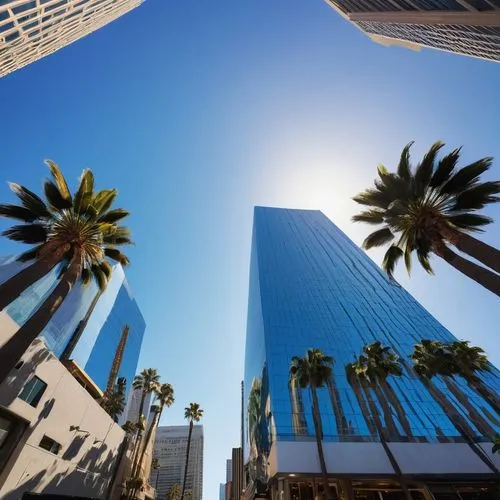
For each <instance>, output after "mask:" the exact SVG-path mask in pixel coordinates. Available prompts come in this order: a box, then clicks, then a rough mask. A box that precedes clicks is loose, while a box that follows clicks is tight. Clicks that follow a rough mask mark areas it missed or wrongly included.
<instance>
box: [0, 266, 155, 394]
mask: <svg viewBox="0 0 500 500" xmlns="http://www.w3.org/2000/svg"><path fill="white" fill-rule="evenodd" d="M21 267H22V264H19V263H18V262H16V261H15V259H12V258H11V259H6V258H4V259H3V262H0V282H3V281H5V280H6V279H7V278H9V277H10V276H12V275H13V274H14V273H16V272H18V271H19V270H20V269H21ZM57 274H58V269H57V268H56V269H54V270H53V271H52V272H50V273H49V274H47V275H46V276H44V277H43V278H42V279H40V280H39V281H37V282H36V283H35V284H34V285H32V286H31V287H29V288H28V289H27V290H26V291H25V292H24V293H23V294H22V295H21V296H20V297H18V298H17V299H16V300H15V301H14V302H12V303H11V304H10V305H9V306H8V307H7V308H6V312H7V314H8V315H9V316H10V317H11V318H12V319H13V320H14V321H15V322H16V323H17V324H18V325H22V324H24V322H25V321H26V320H27V319H28V318H29V317H30V315H31V314H32V313H33V312H34V311H36V309H37V308H38V307H39V305H40V304H41V302H42V301H43V300H44V299H45V298H46V297H47V296H48V294H49V293H50V292H51V290H52V289H53V288H54V286H55V285H56V282H57ZM96 294H97V287H96V285H95V284H93V283H92V284H90V285H88V286H83V285H81V284H78V285H77V286H75V287H74V288H73V289H72V290H71V292H70V293H69V294H68V296H67V298H66V300H65V301H64V303H63V305H62V306H61V307H60V308H59V309H58V310H57V312H56V313H55V314H54V316H53V317H52V319H51V321H50V322H49V324H48V325H47V326H46V327H45V329H44V330H43V331H42V333H41V336H42V337H43V338H44V340H45V343H46V345H47V348H48V349H49V350H50V351H51V352H52V353H53V354H55V355H56V356H58V357H60V356H61V355H62V354H63V352H64V351H65V349H66V347H67V346H68V343H69V342H70V340H71V338H72V336H73V334H74V332H75V330H76V329H77V328H78V327H79V324H80V322H81V321H82V319H83V318H84V317H85V316H86V314H87V311H89V308H91V306H92V303H93V302H94V298H95V297H96ZM126 325H128V326H129V328H130V329H129V334H128V338H127V342H126V344H125V350H124V353H123V357H122V361H121V364H120V369H119V372H118V376H117V377H118V378H120V377H125V378H126V380H127V392H128V390H129V389H130V387H131V384H132V381H133V378H134V375H135V373H136V370H137V363H138V360H139V354H140V351H141V345H142V340H143V337H144V331H145V329H146V324H145V321H144V318H143V316H142V314H141V311H140V309H139V307H138V305H137V303H136V301H135V299H134V298H133V296H132V293H131V290H130V287H129V285H128V282H127V279H126V277H125V273H124V271H123V269H122V267H121V266H120V265H119V264H117V265H115V266H113V273H112V277H111V280H110V282H109V283H108V286H107V287H106V290H105V291H104V293H103V294H102V295H101V296H100V297H99V299H98V300H97V302H96V304H95V307H94V308H93V309H92V310H91V314H90V317H89V318H88V322H87V323H86V325H85V327H84V329H83V332H82V334H81V337H80V338H79V340H78V342H77V343H76V345H75V348H74V349H73V351H72V353H71V356H70V358H71V359H72V360H74V361H75V362H76V363H77V364H78V366H79V367H81V368H82V369H83V370H84V371H85V373H86V374H87V375H88V376H89V377H90V378H91V379H92V381H93V382H94V383H95V384H96V385H97V386H98V387H99V389H101V390H102V391H104V390H105V389H106V383H107V380H108V376H109V372H110V368H111V364H112V362H113V359H114V356H115V353H116V349H117V347H118V344H119V342H120V338H121V335H122V332H123V329H124V327H125V326H126Z"/></svg>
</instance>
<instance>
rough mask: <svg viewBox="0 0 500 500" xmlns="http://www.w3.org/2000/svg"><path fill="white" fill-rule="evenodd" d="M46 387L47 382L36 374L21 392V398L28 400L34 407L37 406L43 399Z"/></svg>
mask: <svg viewBox="0 0 500 500" xmlns="http://www.w3.org/2000/svg"><path fill="white" fill-rule="evenodd" d="M45 389H47V384H46V383H45V382H44V381H43V380H42V379H40V378H38V377H36V376H35V377H33V378H32V379H31V380H30V381H29V382H28V383H27V384H26V385H25V386H24V388H23V390H22V391H21V394H19V399H22V400H23V401H26V403H28V404H29V405H31V406H33V408H36V407H37V405H38V403H39V402H40V399H42V396H43V393H44V392H45Z"/></svg>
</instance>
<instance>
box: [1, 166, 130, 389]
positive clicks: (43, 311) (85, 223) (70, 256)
mask: <svg viewBox="0 0 500 500" xmlns="http://www.w3.org/2000/svg"><path fill="white" fill-rule="evenodd" d="M47 163H48V165H49V168H50V171H51V174H52V178H53V180H47V181H45V186H44V190H45V197H46V200H47V201H46V202H44V201H43V200H42V199H41V198H40V197H38V196H37V195H36V194H35V193H33V192H32V191H30V190H28V189H27V188H25V187H23V186H19V185H18V184H11V188H12V189H13V191H14V193H15V194H16V195H17V196H18V198H19V199H20V201H21V206H17V205H0V215H1V216H4V217H9V218H13V219H17V220H20V221H21V222H22V224H20V225H15V226H13V227H11V228H10V229H7V230H6V231H4V232H3V233H2V234H3V235H4V236H7V237H8V238H10V239H12V240H15V241H20V242H23V243H27V244H30V245H33V247H32V248H31V249H30V250H28V251H27V252H25V253H24V254H22V255H21V256H20V259H21V260H23V261H31V262H32V263H31V264H30V265H28V266H27V267H26V268H25V269H23V270H22V271H21V272H20V273H18V274H16V275H14V276H13V277H11V278H10V279H8V280H7V281H6V282H5V283H3V284H2V285H0V309H3V308H5V306H7V305H8V304H9V303H10V302H12V300H14V299H16V298H17V297H18V296H19V295H20V294H21V293H22V292H23V291H24V290H25V289H26V288H27V287H28V286H30V285H31V284H33V283H35V282H36V281H37V280H38V279H40V278H41V277H42V276H44V275H45V274H47V272H49V271H50V270H51V269H53V268H54V267H55V266H56V265H58V264H62V268H61V271H60V274H59V279H58V282H57V284H56V286H55V287H54V289H53V290H52V291H51V293H50V294H49V295H48V297H47V298H46V299H45V300H44V301H43V303H42V304H41V305H40V307H39V308H38V309H37V310H36V311H35V312H34V313H33V314H32V315H31V316H30V318H29V319H28V320H27V321H26V322H25V323H24V325H22V326H21V328H19V330H18V331H17V332H16V333H15V334H14V335H13V336H12V337H11V338H10V339H9V340H8V341H7V343H6V344H4V345H3V346H2V348H1V349H0V381H3V380H5V378H6V377H7V375H8V374H9V372H10V371H11V369H12V368H14V366H15V365H16V363H17V362H18V361H19V359H20V358H21V356H22V355H23V354H24V352H25V351H26V349H27V348H28V346H29V345H30V344H31V342H32V341H33V340H34V339H35V338H36V337H37V336H38V335H39V333H40V332H41V331H42V330H43V329H44V328H45V326H46V325H47V323H48V322H49V321H50V319H51V318H52V316H53V315H54V313H55V312H56V311H57V310H58V308H59V307H60V306H61V305H62V303H63V301H64V299H65V298H66V296H67V295H68V293H69V292H70V290H71V288H72V287H73V286H74V285H75V284H76V283H77V281H78V280H80V279H81V280H82V281H83V283H85V284H86V283H89V282H90V280H91V279H92V278H93V279H95V280H96V281H97V284H98V286H99V288H100V289H101V290H103V289H104V288H105V287H106V284H107V282H108V280H109V278H110V276H111V272H112V267H111V265H110V263H109V262H108V260H109V259H112V260H114V261H117V262H120V263H121V264H123V265H126V264H128V259H127V257H126V256H125V255H124V254H123V253H121V252H120V250H119V249H118V246H120V245H124V244H128V243H130V233H129V231H128V229H127V228H125V227H123V226H120V225H118V224H117V222H119V221H120V220H122V219H123V218H125V217H127V216H128V214H129V213H128V212H127V211H126V210H123V209H121V208H117V209H111V205H112V204H113V201H114V199H115V198H116V195H117V191H116V190H114V189H111V190H110V189H108V190H103V191H98V192H95V191H94V176H93V174H92V172H91V171H90V170H84V172H83V174H82V176H81V178H80V184H79V186H78V188H77V190H76V192H75V194H74V195H72V194H71V192H70V190H69V188H68V185H67V183H66V180H65V178H64V176H63V175H62V173H61V171H60V170H59V167H57V165H56V164H55V163H53V162H50V161H49V162H47Z"/></svg>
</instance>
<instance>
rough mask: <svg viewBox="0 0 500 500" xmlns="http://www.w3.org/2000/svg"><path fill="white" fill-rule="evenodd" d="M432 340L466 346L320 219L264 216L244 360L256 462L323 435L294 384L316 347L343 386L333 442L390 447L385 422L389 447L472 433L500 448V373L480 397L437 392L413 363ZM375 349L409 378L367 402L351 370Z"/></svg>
mask: <svg viewBox="0 0 500 500" xmlns="http://www.w3.org/2000/svg"><path fill="white" fill-rule="evenodd" d="M423 338H425V339H432V340H439V341H441V342H453V341H455V340H456V338H455V337H454V336H453V335H452V334H451V333H450V332H449V331H448V330H447V329H446V328H444V327H443V326H442V325H441V324H440V323H439V322H438V321H437V320H436V319H435V318H433V317H432V316H431V315H430V314H429V313H428V312H427V311H426V310H425V309H424V308H423V307H422V306H421V305H420V304H419V303H418V302H417V301H416V300H415V299H414V298H413V297H412V296H411V295H410V294H409V293H408V292H406V291H405V290H404V289H403V288H402V287H400V286H399V285H398V284H397V283H396V282H394V281H391V280H389V279H388V278H387V276H386V275H385V273H383V272H382V271H381V270H380V269H379V268H378V267H377V266H376V265H375V264H374V263H373V262H372V260H371V259H370V258H368V256H367V255H366V254H365V253H364V252H363V251H362V250H361V249H360V248H358V247H357V246H356V245H355V244H354V243H353V242H352V241H351V240H350V239H349V238H348V237H347V236H346V235H345V234H344V233H342V232H341V231H340V230H339V229H338V228H337V227H336V226H335V225H334V224H333V223H332V222H331V221H330V220H329V219H327V217H325V216H324V215H323V214H322V213H321V212H319V211H310V210H287V209H276V208H263V207H257V208H256V209H255V212H254V227H253V236H252V253H251V265H250V289H249V304H248V323H247V340H246V355H245V357H246V359H245V403H246V408H245V413H246V424H245V427H246V438H247V447H246V455H247V458H248V456H249V454H250V456H254V457H260V456H266V455H268V453H269V450H270V447H271V446H272V443H273V442H274V441H279V440H284V441H290V440H294V441H295V440H306V439H307V440H310V439H311V436H313V435H314V424H313V417H312V412H311V400H310V396H309V391H308V390H301V389H298V388H295V387H293V386H291V385H290V384H289V368H290V361H291V358H292V357H293V356H304V355H305V353H306V351H307V349H309V348H319V349H321V350H322V351H323V352H325V353H326V354H328V355H331V356H333V358H334V367H333V377H332V380H331V381H330V382H329V383H328V385H327V386H326V387H324V388H321V389H319V392H318V396H319V405H320V412H321V421H322V427H323V440H324V441H325V442H328V441H330V442H335V441H339V442H340V441H343V442H369V441H379V439H380V438H379V435H378V434H377V433H376V432H374V431H373V412H374V411H376V412H377V413H378V414H379V416H380V420H381V422H382V425H383V427H384V430H385V433H386V435H387V438H388V441H390V442H398V441H399V442H428V443H433V442H463V441H464V439H465V438H464V432H463V428H462V429H461V430H459V428H460V426H461V425H462V423H463V422H466V423H467V425H468V426H469V430H468V432H469V434H472V435H473V436H474V439H475V440H476V441H491V437H492V436H493V434H494V433H495V432H500V413H499V410H498V408H499V407H498V404H497V403H498V394H500V374H499V372H498V370H497V369H495V368H494V367H492V369H491V372H486V373H481V374H479V382H478V383H477V384H476V385H475V386H474V384H471V383H470V382H469V383H468V382H467V381H466V380H465V379H462V378H460V377H454V378H453V379H450V378H448V379H442V378H440V377H433V378H432V380H431V382H430V383H429V382H428V381H426V380H423V379H420V378H419V377H418V376H417V375H416V374H415V372H414V371H413V369H412V362H411V359H410V357H409V356H410V354H411V353H412V351H413V347H414V344H416V343H419V342H420V341H421V339H423ZM471 340H472V341H473V333H471ZM375 341H381V342H382V343H383V344H384V345H385V346H389V347H391V348H392V349H393V350H394V351H395V352H396V353H397V354H398V355H399V357H400V360H401V363H402V367H403V376H401V377H395V376H392V377H389V378H388V379H387V383H386V384H384V387H380V388H376V389H375V390H374V391H372V392H370V394H364V393H360V391H358V390H357V388H356V387H355V386H354V385H353V382H352V380H349V379H348V376H347V374H346V366H347V365H348V364H349V363H352V362H353V361H354V359H355V357H357V356H358V355H359V354H360V353H361V351H362V349H363V346H364V345H366V344H369V343H372V342H375ZM481 391H483V394H484V393H485V392H486V393H489V394H490V395H491V398H490V400H489V401H488V400H487V399H485V398H484V397H483V396H482V395H481ZM495 400H496V401H495ZM257 467H258V464H257Z"/></svg>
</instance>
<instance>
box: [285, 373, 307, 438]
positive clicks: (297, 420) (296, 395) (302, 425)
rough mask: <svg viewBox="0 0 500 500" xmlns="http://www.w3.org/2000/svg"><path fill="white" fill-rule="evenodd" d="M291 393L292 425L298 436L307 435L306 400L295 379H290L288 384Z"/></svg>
mask: <svg viewBox="0 0 500 500" xmlns="http://www.w3.org/2000/svg"><path fill="white" fill-rule="evenodd" d="M288 391H289V393H290V401H291V404H292V427H293V432H294V434H295V435H296V436H307V434H308V431H307V422H306V417H305V412H304V401H303V400H302V392H301V390H300V388H299V387H297V383H296V381H295V379H290V382H289V384H288Z"/></svg>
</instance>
